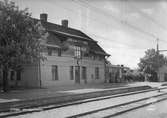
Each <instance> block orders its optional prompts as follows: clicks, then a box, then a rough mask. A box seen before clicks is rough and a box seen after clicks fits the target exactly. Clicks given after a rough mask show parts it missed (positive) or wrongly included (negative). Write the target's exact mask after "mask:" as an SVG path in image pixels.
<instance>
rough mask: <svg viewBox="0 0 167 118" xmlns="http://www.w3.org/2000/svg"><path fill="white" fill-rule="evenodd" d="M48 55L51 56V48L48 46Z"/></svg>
mask: <svg viewBox="0 0 167 118" xmlns="http://www.w3.org/2000/svg"><path fill="white" fill-rule="evenodd" d="M48 55H49V56H52V49H50V48H48Z"/></svg>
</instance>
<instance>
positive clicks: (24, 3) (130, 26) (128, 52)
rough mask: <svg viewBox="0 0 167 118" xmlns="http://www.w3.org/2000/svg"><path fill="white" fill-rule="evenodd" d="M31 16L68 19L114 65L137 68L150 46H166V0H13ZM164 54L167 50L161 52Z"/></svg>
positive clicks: (53, 20) (59, 22)
mask: <svg viewBox="0 0 167 118" xmlns="http://www.w3.org/2000/svg"><path fill="white" fill-rule="evenodd" d="M12 1H14V2H16V5H18V6H19V8H20V9H24V8H29V12H31V13H32V17H35V18H39V16H40V13H47V14H48V21H49V22H53V23H56V24H61V20H62V19H68V20H69V27H71V28H76V29H79V30H81V31H83V32H84V33H86V34H87V35H89V36H90V37H91V38H93V39H94V40H96V41H98V44H99V45H100V46H101V47H102V48H103V49H104V50H105V51H106V52H107V53H108V54H110V55H111V56H110V57H109V58H108V60H109V61H110V62H111V63H112V64H114V65H118V64H119V65H122V64H123V65H125V66H128V67H130V68H137V67H138V66H137V64H138V63H139V61H140V58H142V57H143V56H144V54H145V51H146V50H147V49H150V48H156V43H157V41H156V39H157V38H158V39H159V47H160V49H162V50H164V49H167V40H166V37H167V1H165V0H12ZM163 54H164V55H166V56H167V52H163Z"/></svg>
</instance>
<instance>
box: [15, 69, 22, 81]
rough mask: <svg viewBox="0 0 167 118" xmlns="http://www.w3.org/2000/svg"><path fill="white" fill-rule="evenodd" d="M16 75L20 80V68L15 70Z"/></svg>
mask: <svg viewBox="0 0 167 118" xmlns="http://www.w3.org/2000/svg"><path fill="white" fill-rule="evenodd" d="M16 76H17V80H21V71H20V70H18V71H17V72H16Z"/></svg>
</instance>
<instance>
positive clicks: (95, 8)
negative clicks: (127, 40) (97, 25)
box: [73, 0, 166, 42]
mask: <svg viewBox="0 0 167 118" xmlns="http://www.w3.org/2000/svg"><path fill="white" fill-rule="evenodd" d="M73 1H74V0H73ZM74 2H77V3H78V4H81V3H82V5H84V6H85V4H86V5H87V6H85V7H86V8H88V6H89V7H90V8H92V9H94V10H95V11H96V13H97V11H99V12H98V13H102V14H103V15H104V16H106V17H108V16H111V17H112V18H113V19H114V20H115V21H117V22H119V23H121V24H123V25H126V26H128V27H130V28H132V29H134V30H137V31H138V32H141V33H143V34H145V35H147V36H150V37H152V38H157V36H155V35H154V34H153V33H150V32H146V31H144V30H142V29H140V28H138V27H136V26H134V25H131V24H130V23H128V22H127V21H125V20H122V19H119V18H117V17H115V16H113V15H112V14H111V13H106V12H104V11H103V10H102V9H99V8H97V7H95V6H93V5H90V4H89V3H87V2H85V1H84V2H83V1H81V0H80V1H78V0H77V1H74ZM163 42H166V41H164V40H163Z"/></svg>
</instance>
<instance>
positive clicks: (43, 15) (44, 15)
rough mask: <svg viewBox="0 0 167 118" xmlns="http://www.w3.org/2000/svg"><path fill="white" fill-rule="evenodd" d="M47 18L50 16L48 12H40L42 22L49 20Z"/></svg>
mask: <svg viewBox="0 0 167 118" xmlns="http://www.w3.org/2000/svg"><path fill="white" fill-rule="evenodd" d="M47 18H48V14H46V13H42V14H40V20H41V21H42V22H47Z"/></svg>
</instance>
